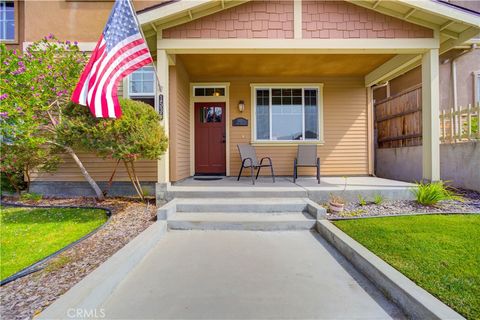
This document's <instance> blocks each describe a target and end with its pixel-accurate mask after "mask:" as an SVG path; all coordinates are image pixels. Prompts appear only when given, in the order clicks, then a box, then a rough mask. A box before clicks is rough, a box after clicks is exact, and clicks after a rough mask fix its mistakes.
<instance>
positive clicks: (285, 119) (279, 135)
mask: <svg viewBox="0 0 480 320" xmlns="http://www.w3.org/2000/svg"><path fill="white" fill-rule="evenodd" d="M302 139H303V134H302V107H301V106H278V105H277V106H275V105H273V106H272V140H302Z"/></svg>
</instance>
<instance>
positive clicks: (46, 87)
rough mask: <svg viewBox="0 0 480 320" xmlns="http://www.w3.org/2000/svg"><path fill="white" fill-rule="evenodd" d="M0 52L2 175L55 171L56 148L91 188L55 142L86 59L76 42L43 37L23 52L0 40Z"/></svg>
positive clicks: (70, 151) (66, 149) (69, 150)
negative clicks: (1, 42)
mask: <svg viewBox="0 0 480 320" xmlns="http://www.w3.org/2000/svg"><path fill="white" fill-rule="evenodd" d="M0 54H1V63H0V126H1V127H0V134H1V148H2V150H1V157H0V160H1V171H2V173H4V174H5V175H7V177H8V176H11V177H12V178H13V175H19V174H20V175H21V174H23V176H24V177H26V180H27V182H29V179H30V178H29V172H30V171H31V170H32V169H34V168H35V169H36V170H44V171H51V170H53V169H55V167H56V166H57V165H58V163H59V161H60V158H59V157H58V156H57V154H58V152H59V151H61V152H67V153H68V154H70V155H71V156H72V157H73V158H74V160H75V162H76V163H77V165H79V167H80V169H81V171H82V173H83V174H84V176H85V177H86V179H87V181H89V182H90V184H91V185H92V187H94V185H96V184H95V182H94V181H93V179H91V177H90V176H89V175H88V172H86V170H85V168H84V167H83V165H82V164H81V162H80V160H79V159H78V157H77V156H76V155H75V153H74V152H73V149H72V148H71V146H69V145H64V144H61V143H59V141H60V139H59V136H58V130H57V129H58V127H59V125H60V124H61V123H62V122H63V121H64V117H63V114H64V113H65V108H67V107H69V101H70V96H71V93H72V91H73V89H74V88H75V85H76V83H77V81H78V78H79V77H80V74H81V72H82V70H83V68H84V66H85V63H86V61H87V56H86V55H85V53H83V52H81V51H80V49H79V47H78V45H77V44H76V43H70V42H68V41H67V42H61V41H59V40H57V39H56V38H55V37H54V36H53V35H49V36H47V37H45V38H44V39H42V40H40V41H37V42H35V43H33V44H32V45H30V46H29V47H28V48H27V49H26V50H25V51H23V52H19V51H17V50H9V49H7V47H6V46H5V44H0ZM89 179H90V180H91V181H90V180H89ZM9 180H10V179H9ZM12 181H13V179H12ZM92 182H93V184H92ZM94 189H95V188H94ZM97 189H98V186H97ZM99 190H100V189H98V191H99ZM17 191H19V190H18V189H17ZM95 191H96V192H97V190H95ZM97 197H99V198H102V195H101V192H97Z"/></svg>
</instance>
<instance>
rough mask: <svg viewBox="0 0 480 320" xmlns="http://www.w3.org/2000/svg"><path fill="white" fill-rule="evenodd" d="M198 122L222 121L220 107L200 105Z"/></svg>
mask: <svg viewBox="0 0 480 320" xmlns="http://www.w3.org/2000/svg"><path fill="white" fill-rule="evenodd" d="M200 122H201V123H209V122H222V108H220V107H201V108H200Z"/></svg>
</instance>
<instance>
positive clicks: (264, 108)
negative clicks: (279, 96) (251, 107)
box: [256, 90, 270, 140]
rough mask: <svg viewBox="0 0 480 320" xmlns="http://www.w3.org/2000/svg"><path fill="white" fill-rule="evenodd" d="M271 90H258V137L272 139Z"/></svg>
mask: <svg viewBox="0 0 480 320" xmlns="http://www.w3.org/2000/svg"><path fill="white" fill-rule="evenodd" d="M269 95H270V92H269V90H257V106H256V118H257V139H261V140H265V139H270V111H269V105H270V97H269Z"/></svg>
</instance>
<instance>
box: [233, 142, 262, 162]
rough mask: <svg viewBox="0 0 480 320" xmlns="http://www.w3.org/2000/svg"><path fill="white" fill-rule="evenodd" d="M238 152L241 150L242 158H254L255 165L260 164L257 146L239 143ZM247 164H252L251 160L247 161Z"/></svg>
mask: <svg viewBox="0 0 480 320" xmlns="http://www.w3.org/2000/svg"><path fill="white" fill-rule="evenodd" d="M237 148H238V152H240V158H241V159H242V162H243V160H245V159H247V158H250V159H252V162H253V165H254V166H258V160H257V154H256V152H255V148H254V147H252V146H251V145H249V144H237ZM245 164H246V165H250V162H249V161H247V162H245Z"/></svg>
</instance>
